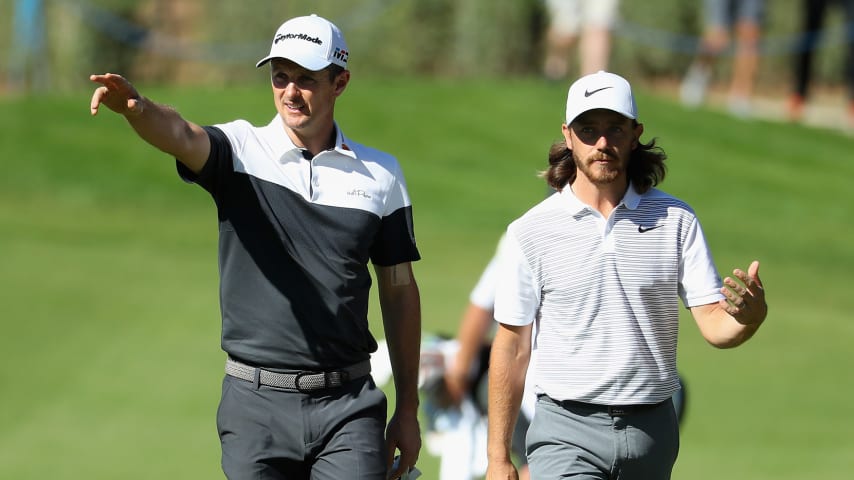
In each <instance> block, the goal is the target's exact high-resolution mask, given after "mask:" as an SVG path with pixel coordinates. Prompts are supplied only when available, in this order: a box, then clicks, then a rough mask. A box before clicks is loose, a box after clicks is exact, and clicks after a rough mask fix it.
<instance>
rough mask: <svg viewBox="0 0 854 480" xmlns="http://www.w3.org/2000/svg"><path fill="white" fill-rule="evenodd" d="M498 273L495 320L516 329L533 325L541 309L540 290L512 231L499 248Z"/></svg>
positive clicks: (510, 230)
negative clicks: (516, 327) (514, 326)
mask: <svg viewBox="0 0 854 480" xmlns="http://www.w3.org/2000/svg"><path fill="white" fill-rule="evenodd" d="M511 227H512V225H511ZM497 272H498V282H497V286H496V289H495V320H496V321H498V322H499V323H504V324H507V325H517V326H522V325H528V324H530V323H533V321H534V318H535V317H536V314H537V311H538V310H539V307H540V286H539V283H538V282H537V281H536V279H535V278H534V275H533V273H532V271H531V267H530V265H529V263H528V260H527V259H526V257H525V255H524V254H523V253H522V249H521V247H520V245H519V242H518V240H517V239H516V237H515V235H513V232H512V229H508V231H507V234H506V236H505V239H504V241H503V242H502V243H501V246H500V248H499V252H498V267H497Z"/></svg>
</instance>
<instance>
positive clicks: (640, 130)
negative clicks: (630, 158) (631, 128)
mask: <svg viewBox="0 0 854 480" xmlns="http://www.w3.org/2000/svg"><path fill="white" fill-rule="evenodd" d="M641 135H643V124H642V123H639V124H637V125H636V126H635V139H634V140H632V150H634V149H636V148H638V145H639V144H640V137H641Z"/></svg>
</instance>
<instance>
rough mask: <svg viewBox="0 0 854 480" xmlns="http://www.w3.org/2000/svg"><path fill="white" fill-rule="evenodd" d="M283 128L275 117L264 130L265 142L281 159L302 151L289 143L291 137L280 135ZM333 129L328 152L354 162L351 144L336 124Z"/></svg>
mask: <svg viewBox="0 0 854 480" xmlns="http://www.w3.org/2000/svg"><path fill="white" fill-rule="evenodd" d="M284 127H285V126H284V124H283V120H282V117H280V116H279V115H276V116H275V117H273V119H272V120H271V121H270V123H269V124H267V126H266V127H265V128H264V130H265V131H266V136H267V141H268V142H269V143H270V145H271V146H272V147H273V148H274V150H275V151H276V152H277V153H278V157H279V158H283V157H284V156H285V154H287V153H289V152H291V151H293V150H298V151H299V152H302V150H303V149H302V148H300V147H297V146H296V145H294V142H293V141H291V137H289V136H288V135H287V134H285V135H282V133H283V132H282V129H283V128H284ZM333 128H335V146H334V147H332V148H331V149H330V150H331V151H335V152H336V153H339V154H341V155H344V156H346V157H350V158H352V159H354V160H355V159H357V156H356V152H354V151H353V150H352V149H351V148H350V144H351V143H352V142H351V141H350V140H349V139H348V138H347V137H345V136H344V133H343V132H341V129H340V128H339V127H338V122H335V123H334V124H333ZM299 156H300V157H301V156H302V155H301V154H300V155H299Z"/></svg>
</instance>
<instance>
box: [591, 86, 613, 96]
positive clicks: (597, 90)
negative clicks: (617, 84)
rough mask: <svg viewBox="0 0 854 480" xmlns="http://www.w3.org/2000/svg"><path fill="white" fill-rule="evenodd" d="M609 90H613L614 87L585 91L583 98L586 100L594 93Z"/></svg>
mask: <svg viewBox="0 0 854 480" xmlns="http://www.w3.org/2000/svg"><path fill="white" fill-rule="evenodd" d="M609 88H614V87H602V88H597V89H596V90H593V91H588V90H585V91H584V97H585V98H587V97H589V96H590V95H593V94H594V93H597V92H601V91H602V90H607V89H609Z"/></svg>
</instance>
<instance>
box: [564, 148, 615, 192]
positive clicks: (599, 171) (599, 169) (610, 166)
mask: <svg viewBox="0 0 854 480" xmlns="http://www.w3.org/2000/svg"><path fill="white" fill-rule="evenodd" d="M573 156H574V155H573ZM603 156H606V157H607V158H608V159H609V160H610V162H608V163H604V164H602V163H598V160H601V159H602V157H603ZM575 167H576V168H577V169H578V171H579V173H581V174H582V175H584V176H585V177H587V179H588V180H589V181H590V183H592V184H594V185H600V186H606V185H611V184H613V183H614V182H616V181H617V180H619V178H620V176H621V175H622V173H623V172H624V170H625V169H624V168H622V164H621V162H620V161H619V159H617V158H615V157H614V156H612V155H607V154H602V153H601V152H597V153H595V154H594V155H591V156H590V157H589V158H588V159H586V160H585V159H580V158H577V157H576V158H575Z"/></svg>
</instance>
